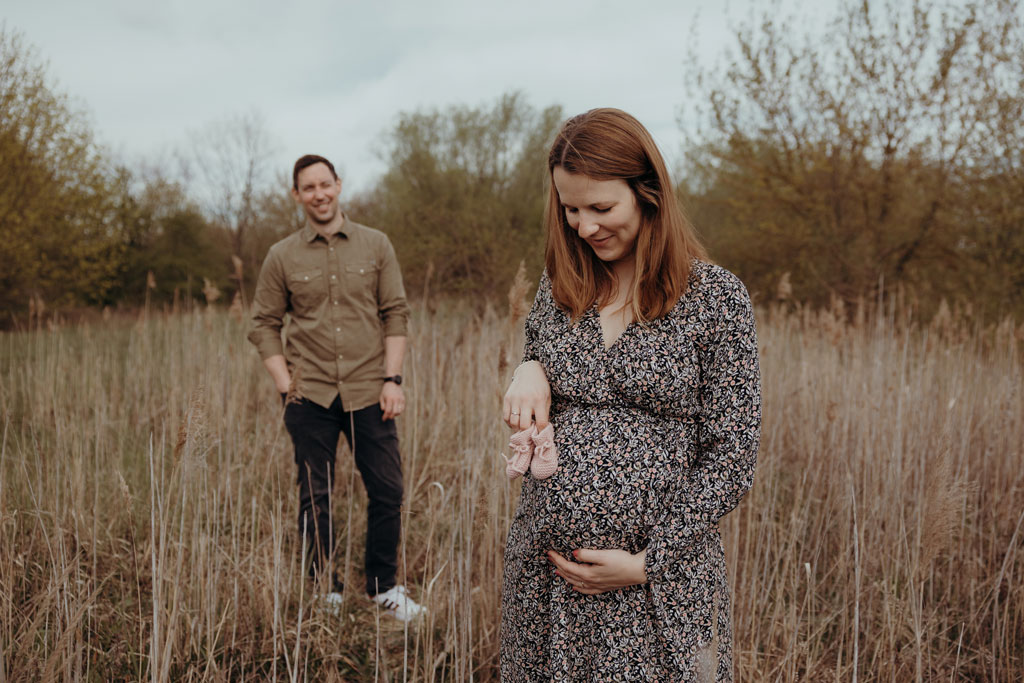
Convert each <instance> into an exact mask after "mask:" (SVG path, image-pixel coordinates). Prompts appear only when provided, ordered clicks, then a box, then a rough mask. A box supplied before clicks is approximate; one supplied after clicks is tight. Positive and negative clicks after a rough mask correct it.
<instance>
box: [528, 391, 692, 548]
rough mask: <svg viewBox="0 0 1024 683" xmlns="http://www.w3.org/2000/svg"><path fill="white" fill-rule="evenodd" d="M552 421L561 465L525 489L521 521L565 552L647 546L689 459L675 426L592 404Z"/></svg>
mask: <svg viewBox="0 0 1024 683" xmlns="http://www.w3.org/2000/svg"><path fill="white" fill-rule="evenodd" d="M552 424H553V425H554V428H555V442H556V445H557V446H558V453H559V455H558V469H557V470H556V471H555V474H554V475H552V476H551V477H550V478H548V479H542V480H537V479H532V478H531V479H530V480H529V481H528V482H527V483H526V485H525V486H524V487H523V494H522V495H523V498H522V500H521V503H520V504H521V510H520V513H521V514H523V515H526V516H527V517H529V519H524V520H522V521H524V522H527V523H529V524H531V525H532V526H533V528H534V530H535V532H536V533H537V535H538V536H539V539H538V540H540V541H541V543H542V544H545V545H547V547H551V548H553V549H555V550H558V551H559V552H563V553H566V552H571V551H572V550H574V549H577V548H621V549H624V550H628V551H629V552H633V553H635V552H639V551H640V550H642V549H644V548H646V547H647V545H648V541H649V538H650V533H651V530H652V528H653V527H654V526H655V525H656V524H657V523H658V522H659V520H660V519H661V517H662V515H663V513H664V511H665V506H666V497H667V496H668V494H669V492H670V489H671V487H672V482H673V481H674V480H675V479H677V477H678V474H679V472H680V468H682V467H684V466H685V464H686V463H685V462H684V458H685V455H684V454H685V452H686V449H685V444H683V443H682V439H681V436H680V430H678V429H673V428H672V426H673V425H672V423H667V422H665V421H660V420H657V419H655V418H652V417H651V416H650V415H649V414H647V413H639V412H638V413H630V412H625V411H622V410H611V409H594V408H592V409H589V410H587V409H576V410H570V411H566V412H564V413H562V414H560V415H558V416H556V417H554V418H553V419H552Z"/></svg>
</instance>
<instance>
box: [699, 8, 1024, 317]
mask: <svg viewBox="0 0 1024 683" xmlns="http://www.w3.org/2000/svg"><path fill="white" fill-rule="evenodd" d="M1021 36H1022V33H1021V22H1020V17H1019V15H1018V12H1017V11H1016V8H1015V6H1014V4H1013V3H1012V2H1009V0H995V1H994V2H989V3H975V2H969V3H967V4H964V5H961V6H949V5H940V4H939V3H937V2H931V1H930V0H914V1H913V2H911V3H909V4H896V3H893V4H886V5H884V6H879V5H878V4H876V3H872V2H867V1H863V2H855V1H854V0H849V1H847V2H844V3H842V6H841V8H840V10H839V13H838V15H837V16H836V17H835V18H834V19H833V20H832V21H831V22H830V23H829V25H828V26H827V27H826V29H825V30H824V31H823V32H820V33H814V34H810V35H807V36H804V37H802V38H801V37H800V36H799V34H798V32H797V31H796V29H795V26H794V22H792V21H785V20H779V19H778V18H777V8H775V10H769V11H767V12H765V13H764V15H763V16H762V18H761V19H760V21H759V22H758V23H756V24H753V25H746V26H741V27H740V28H739V29H738V30H737V31H736V39H737V43H738V46H739V50H738V53H737V55H736V56H735V57H734V58H733V59H732V60H731V61H729V62H728V63H727V65H726V66H725V67H724V68H721V67H716V68H712V69H704V68H701V67H700V65H699V64H698V63H697V62H696V61H695V60H694V63H693V64H692V68H691V70H690V73H691V74H692V75H693V79H692V80H691V81H690V85H691V97H690V101H692V102H693V103H694V106H693V112H692V113H693V114H694V115H695V118H696V120H697V121H700V128H699V129H698V130H697V135H696V139H697V140H698V143H697V144H695V145H694V146H693V148H692V149H691V150H690V152H689V159H690V161H691V165H690V174H689V177H688V178H687V179H686V183H685V190H684V193H685V194H687V195H688V201H689V203H690V205H691V207H692V209H693V213H694V215H695V216H696V219H697V222H698V224H699V226H700V227H701V228H702V230H703V232H704V234H705V235H706V236H707V238H708V241H709V243H710V247H711V250H712V254H713V255H714V256H716V257H717V258H718V259H719V260H721V261H722V262H723V263H725V264H726V265H730V266H732V267H734V268H736V269H737V270H738V271H740V272H741V274H742V275H743V276H744V277H745V278H747V279H748V280H749V281H750V282H751V284H752V285H753V286H754V287H755V288H758V289H761V290H769V291H770V288H771V287H772V286H773V285H774V283H775V282H776V281H778V279H779V277H780V276H781V275H782V274H783V273H785V272H790V273H791V274H792V284H793V288H794V291H795V293H796V295H797V296H798V297H799V298H802V299H804V300H808V301H812V302H816V303H822V302H825V301H828V300H829V298H831V297H833V296H838V297H840V298H842V299H846V300H850V299H853V298H856V297H858V296H870V295H872V294H874V293H876V291H877V290H876V288H877V287H878V285H879V284H880V283H881V284H882V286H884V287H887V288H888V287H892V286H894V285H896V284H902V285H909V286H911V287H912V288H913V289H914V291H916V292H918V293H920V294H922V295H924V296H932V297H933V298H938V297H940V296H967V295H970V294H974V293H976V292H977V290H976V289H973V288H972V285H971V283H973V282H976V281H977V280H979V279H982V280H985V279H987V278H989V275H990V273H991V270H992V266H993V265H995V264H997V263H998V264H999V265H1000V266H1001V268H1000V269H999V270H1001V271H1005V272H1006V273H1010V272H1012V271H1013V270H1014V269H1015V268H1016V269H1018V270H1017V272H1020V269H1021V268H1022V267H1024V261H1021V260H1019V256H1012V255H1011V254H1008V253H1007V252H1006V250H1004V249H1001V248H999V247H998V246H997V245H999V244H1002V243H1003V242H1005V241H1007V240H1009V241H1011V242H1015V243H1017V244H1019V234H1020V225H1021V224H1020V214H1019V213H1015V211H1016V207H1011V206H1010V205H1009V204H1010V201H1011V200H1010V198H1011V197H1020V194H1021V188H1022V185H1021V175H1022V174H1021V164H1020V159H1021V157H1020V151H1019V150H1020V149H1021V146H1022V142H1024V139H1022V137H1021V126H1020V123H1019V122H1020V114H1021V110H1020V108H1021V102H1022V97H1024V95H1022V93H1024V89H1022V86H1024V80H1022V74H1024V60H1022V59H1021V56H1022V55H1021V45H1022V42H1021ZM688 120H690V119H689V116H688V115H684V116H682V117H681V122H682V121H688ZM997 122H998V123H997ZM994 185H999V186H1000V187H1001V188H1002V189H1001V191H1000V192H999V193H998V194H999V195H1001V196H1000V197H998V198H997V197H993V196H992V195H991V194H990V188H992V187H993V186H994ZM1000 206H1002V208H1000ZM1018 206H1019V204H1018ZM1010 257H1012V258H1015V259H1018V260H1017V261H1016V263H1015V264H1010V263H1009V262H1008V261H1007V258H1010ZM1019 282H1020V281H1019V278H1018V279H1017V286H1018V290H1017V291H1016V292H1014V291H1013V282H1012V278H1008V279H1007V278H1004V280H1003V281H1002V284H999V285H998V286H995V285H993V286H992V287H990V288H989V290H988V292H989V294H990V295H991V296H992V297H994V298H995V302H994V304H993V306H994V308H996V309H998V310H1006V309H1007V307H1013V306H1016V307H1017V308H1018V309H1020V308H1021V306H1022V304H1024V301H1022V299H1021V292H1020V290H1019Z"/></svg>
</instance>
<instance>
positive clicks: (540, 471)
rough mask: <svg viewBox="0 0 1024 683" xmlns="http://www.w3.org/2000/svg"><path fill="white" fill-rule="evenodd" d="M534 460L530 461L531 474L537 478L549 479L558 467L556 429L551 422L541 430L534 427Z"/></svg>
mask: <svg viewBox="0 0 1024 683" xmlns="http://www.w3.org/2000/svg"><path fill="white" fill-rule="evenodd" d="M531 439H532V440H533V461H532V462H531V463H530V474H532V475H533V476H534V478H535V479H547V478H548V477H550V476H551V475H552V474H554V473H555V470H556V469H558V449H557V448H555V430H554V428H553V427H552V426H551V424H550V423H549V424H548V426H547V427H545V428H544V429H542V430H540V431H539V432H538V431H537V430H536V429H534V431H533V434H532V435H531Z"/></svg>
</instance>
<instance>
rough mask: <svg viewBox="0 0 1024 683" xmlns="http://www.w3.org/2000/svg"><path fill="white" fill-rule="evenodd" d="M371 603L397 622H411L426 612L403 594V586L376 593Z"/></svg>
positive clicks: (421, 606)
mask: <svg viewBox="0 0 1024 683" xmlns="http://www.w3.org/2000/svg"><path fill="white" fill-rule="evenodd" d="M373 601H374V602H376V603H377V604H378V605H380V606H381V607H383V608H384V609H386V610H387V611H388V612H389V613H390V614H391V616H393V617H394V618H395V619H398V620H399V621H412V620H413V619H415V618H416V617H419V616H422V615H423V614H426V612H427V608H426V607H424V606H423V605H420V604H419V603H417V602H416V601H415V600H413V599H412V598H410V597H409V595H408V594H407V593H406V592H405V586H395V587H393V588H390V589H388V590H387V591H385V592H383V593H378V594H377V595H375V596H373Z"/></svg>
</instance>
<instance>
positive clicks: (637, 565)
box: [548, 549, 647, 595]
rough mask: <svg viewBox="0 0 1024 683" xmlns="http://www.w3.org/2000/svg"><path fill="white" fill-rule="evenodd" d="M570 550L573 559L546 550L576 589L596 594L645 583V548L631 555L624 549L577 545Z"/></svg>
mask: <svg viewBox="0 0 1024 683" xmlns="http://www.w3.org/2000/svg"><path fill="white" fill-rule="evenodd" d="M572 554H573V557H574V558H576V561H575V562H570V561H569V560H568V559H566V558H565V557H563V556H562V555H560V554H558V553H556V552H555V551H554V550H549V551H548V559H549V560H551V562H552V563H553V564H554V565H555V567H557V568H558V571H557V573H558V575H559V576H561V577H562V578H563V579H565V580H566V581H567V582H568V583H569V585H570V586H572V587H573V589H574V590H576V591H577V592H579V593H583V594H585V595H597V594H599V593H604V592H606V591H613V590H618V589H619V588H625V587H626V586H635V585H636V584H642V583H647V571H646V570H645V569H644V560H645V559H646V558H647V551H646V550H643V551H641V552H639V553H637V554H636V555H633V554H632V553H629V552H627V551H625V550H589V549H580V550H574V551H573V553H572Z"/></svg>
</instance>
